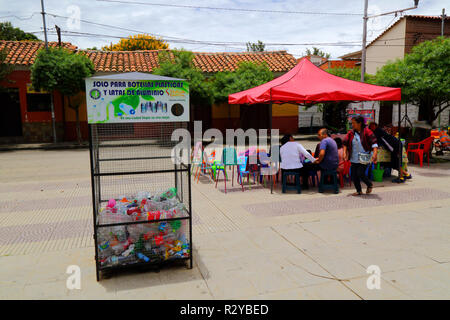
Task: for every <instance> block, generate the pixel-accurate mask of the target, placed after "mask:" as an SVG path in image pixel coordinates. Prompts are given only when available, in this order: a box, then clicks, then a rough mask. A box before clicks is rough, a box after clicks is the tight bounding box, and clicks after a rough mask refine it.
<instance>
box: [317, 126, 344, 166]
mask: <svg viewBox="0 0 450 320" xmlns="http://www.w3.org/2000/svg"><path fill="white" fill-rule="evenodd" d="M317 136H318V137H319V139H320V146H319V150H320V152H319V154H318V155H315V156H316V157H318V158H319V159H318V160H317V163H318V164H319V167H320V168H321V169H322V170H336V169H337V167H338V165H339V155H338V147H337V144H336V141H334V140H333V139H331V138H330V137H329V136H328V130H327V129H325V128H322V129H320V130H319V133H318V134H317Z"/></svg>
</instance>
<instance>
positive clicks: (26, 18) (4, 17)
mask: <svg viewBox="0 0 450 320" xmlns="http://www.w3.org/2000/svg"><path fill="white" fill-rule="evenodd" d="M37 13H40V12H33V14H32V15H31V16H29V17H19V16H16V15H9V16H3V17H0V19H6V18H10V17H12V18H16V19H19V20H22V21H24V20H30V19H31V18H33V17H34V15H35V14H37Z"/></svg>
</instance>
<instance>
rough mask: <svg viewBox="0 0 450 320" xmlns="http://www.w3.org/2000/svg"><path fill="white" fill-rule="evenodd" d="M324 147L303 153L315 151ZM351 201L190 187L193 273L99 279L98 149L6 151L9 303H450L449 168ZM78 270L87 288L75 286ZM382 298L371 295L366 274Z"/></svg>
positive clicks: (1, 281) (0, 237)
mask: <svg viewBox="0 0 450 320" xmlns="http://www.w3.org/2000/svg"><path fill="white" fill-rule="evenodd" d="M315 144H316V142H307V143H306V144H305V147H307V148H309V149H314V146H315ZM410 171H411V173H412V175H413V179H412V180H408V181H407V182H406V183H405V184H393V183H391V181H390V179H385V181H384V182H379V183H375V187H374V191H373V194H371V195H364V196H362V197H358V198H356V197H352V196H350V194H351V193H353V192H354V189H353V187H348V186H347V187H345V188H344V189H342V190H341V192H340V193H339V194H333V193H332V192H326V193H324V194H320V193H318V192H317V188H311V189H310V190H303V191H302V194H300V195H298V194H296V193H295V192H289V193H288V194H282V193H281V190H280V186H279V185H278V186H277V187H276V188H275V190H274V193H273V194H270V189H269V188H268V187H264V186H262V185H252V188H251V189H249V188H248V187H247V186H246V188H245V191H244V192H242V191H241V187H240V186H239V185H236V182H235V183H234V186H231V180H229V181H228V183H227V193H225V190H224V183H223V181H219V184H218V188H215V186H214V184H213V183H212V182H211V180H210V179H209V178H208V177H206V176H202V177H200V179H199V182H198V183H197V182H193V183H192V187H193V188H192V198H193V199H192V201H193V219H192V220H193V252H194V268H193V269H186V268H184V267H172V268H168V269H163V270H161V272H159V273H155V272H146V273H126V274H121V275H117V276H114V277H111V278H109V279H104V280H102V281H101V282H97V281H96V280H95V263H94V241H93V230H92V208H91V183H90V169H89V151H88V150H87V149H71V150H18V151H7V152H0V172H1V174H0V182H1V183H0V268H1V272H0V298H1V299H133V300H134V299H450V250H449V248H450V231H449V230H450V188H449V185H450V162H442V163H433V164H431V165H430V167H428V166H427V165H425V166H424V167H422V168H420V167H418V166H417V165H412V166H410ZM70 265H78V266H79V267H80V268H81V289H80V290H77V289H74V290H69V289H67V286H66V280H67V278H68V276H69V275H68V274H67V273H66V270H67V267H68V266H70ZM371 265H376V266H379V268H380V270H381V288H380V289H379V290H377V289H374V290H369V289H368V288H367V285H366V282H367V279H368V277H369V274H368V273H367V267H369V266H371Z"/></svg>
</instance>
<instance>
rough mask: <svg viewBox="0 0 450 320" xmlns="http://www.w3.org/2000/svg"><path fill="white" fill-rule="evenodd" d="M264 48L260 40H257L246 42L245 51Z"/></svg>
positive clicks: (257, 50) (259, 50) (258, 50)
mask: <svg viewBox="0 0 450 320" xmlns="http://www.w3.org/2000/svg"><path fill="white" fill-rule="evenodd" d="M265 48H266V45H265V44H264V42H262V41H261V40H258V42H256V43H253V42H247V51H248V52H263V51H264V50H265Z"/></svg>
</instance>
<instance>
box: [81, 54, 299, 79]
mask: <svg viewBox="0 0 450 320" xmlns="http://www.w3.org/2000/svg"><path fill="white" fill-rule="evenodd" d="M85 53H86V55H87V56H88V57H89V59H91V60H92V62H94V65H95V70H96V71H97V72H132V71H139V72H152V71H153V70H154V69H156V68H157V67H158V66H159V64H158V53H159V50H144V51H85ZM241 61H252V62H266V63H267V65H268V67H269V69H270V70H271V71H273V72H286V71H289V70H290V69H292V68H293V67H294V66H295V65H296V63H297V62H296V60H295V58H294V57H293V56H292V55H290V54H288V53H287V52H286V51H271V52H258V53H250V52H245V53H240V52H222V53H208V52H194V61H193V62H194V65H195V66H196V67H197V68H199V69H201V70H202V71H203V72H207V73H215V72H219V71H226V70H227V71H233V70H235V69H237V67H238V65H239V62H241Z"/></svg>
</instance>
